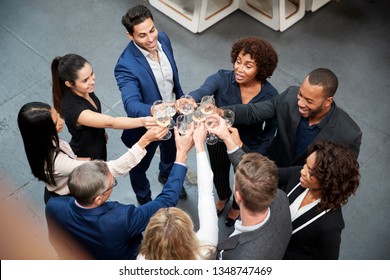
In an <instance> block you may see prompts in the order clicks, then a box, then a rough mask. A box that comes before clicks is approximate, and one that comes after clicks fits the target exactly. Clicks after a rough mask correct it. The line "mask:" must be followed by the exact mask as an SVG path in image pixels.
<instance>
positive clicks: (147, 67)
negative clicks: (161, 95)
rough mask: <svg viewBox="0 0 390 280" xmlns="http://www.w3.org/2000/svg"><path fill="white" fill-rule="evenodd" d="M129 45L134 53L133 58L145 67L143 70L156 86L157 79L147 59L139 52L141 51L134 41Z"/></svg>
mask: <svg viewBox="0 0 390 280" xmlns="http://www.w3.org/2000/svg"><path fill="white" fill-rule="evenodd" d="M130 46H131V51H132V52H133V54H134V57H135V60H137V62H138V63H139V64H140V65H142V67H144V68H145V70H146V71H147V72H148V74H149V76H150V78H151V79H152V80H153V82H154V84H155V86H156V87H157V88H158V86H157V81H156V78H155V77H154V74H153V71H152V68H150V65H149V63H148V61H147V60H146V58H145V56H144V55H143V54H142V53H141V51H140V50H139V49H138V48H137V47H136V46H135V43H134V42H133V41H131V43H130Z"/></svg>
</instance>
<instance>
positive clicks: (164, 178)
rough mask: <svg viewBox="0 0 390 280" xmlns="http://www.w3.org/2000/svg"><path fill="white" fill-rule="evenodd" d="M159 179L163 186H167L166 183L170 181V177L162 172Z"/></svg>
mask: <svg viewBox="0 0 390 280" xmlns="http://www.w3.org/2000/svg"><path fill="white" fill-rule="evenodd" d="M157 179H158V181H159V182H160V183H161V184H163V185H165V183H166V182H167V181H168V177H167V176H164V175H162V174H161V172H160V173H158V178H157Z"/></svg>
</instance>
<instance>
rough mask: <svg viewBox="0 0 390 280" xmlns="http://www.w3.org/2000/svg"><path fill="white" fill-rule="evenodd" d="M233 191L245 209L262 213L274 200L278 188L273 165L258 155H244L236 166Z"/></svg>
mask: <svg viewBox="0 0 390 280" xmlns="http://www.w3.org/2000/svg"><path fill="white" fill-rule="evenodd" d="M234 181H235V182H234V184H235V190H236V191H238V192H239V193H240V195H241V197H242V199H243V203H244V205H245V207H246V208H247V209H248V210H250V211H253V212H261V211H264V210H265V209H266V208H267V207H269V206H270V205H271V203H272V201H273V200H274V198H275V195H276V190H277V188H278V176H277V167H276V165H275V163H274V162H273V161H272V160H270V159H268V158H266V157H264V156H262V155H260V154H258V153H247V154H245V155H244V156H243V157H242V159H241V161H240V162H239V164H238V165H237V168H236V171H235V175H234Z"/></svg>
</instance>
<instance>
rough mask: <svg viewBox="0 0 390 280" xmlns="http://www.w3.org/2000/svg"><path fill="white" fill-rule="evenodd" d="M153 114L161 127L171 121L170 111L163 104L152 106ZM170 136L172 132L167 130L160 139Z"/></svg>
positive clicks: (166, 138)
mask: <svg viewBox="0 0 390 280" xmlns="http://www.w3.org/2000/svg"><path fill="white" fill-rule="evenodd" d="M153 116H154V117H155V118H156V122H157V124H158V125H159V126H161V127H167V126H169V124H170V123H171V119H172V117H171V113H170V112H169V110H168V107H167V106H165V105H164V104H160V105H156V106H155V107H154V106H153ZM171 136H172V133H171V132H170V131H169V130H168V133H167V134H165V135H164V137H163V138H162V139H161V140H168V139H169V138H171Z"/></svg>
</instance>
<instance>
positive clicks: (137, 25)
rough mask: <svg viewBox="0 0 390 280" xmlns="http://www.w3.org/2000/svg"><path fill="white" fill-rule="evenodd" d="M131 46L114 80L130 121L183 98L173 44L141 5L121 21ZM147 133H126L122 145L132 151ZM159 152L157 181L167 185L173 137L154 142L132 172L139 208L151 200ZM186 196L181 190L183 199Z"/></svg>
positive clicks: (124, 132)
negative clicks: (151, 173) (151, 175)
mask: <svg viewBox="0 0 390 280" xmlns="http://www.w3.org/2000/svg"><path fill="white" fill-rule="evenodd" d="M122 24H123V26H124V27H125V28H126V30H127V36H128V37H129V39H130V43H129V44H128V45H127V47H126V48H125V50H124V51H123V52H122V54H121V56H120V57H119V59H118V62H117V65H116V66H115V71H114V73H115V78H116V80H117V83H118V87H119V89H120V91H121V94H122V101H123V104H124V108H125V111H126V113H127V115H128V116H129V117H141V116H149V115H150V114H151V107H152V105H153V102H154V101H156V100H164V101H167V100H175V99H178V98H180V96H182V95H183V91H182V89H181V86H180V83H179V75H178V70H177V67H176V62H175V59H174V57H173V50H172V45H171V42H170V40H169V38H168V36H167V34H165V33H164V32H160V33H159V32H158V31H157V28H156V26H155V25H154V21H153V15H152V13H151V12H150V10H149V9H148V8H147V7H145V6H143V5H138V6H135V7H132V8H130V9H129V10H128V11H127V13H126V14H125V15H124V16H123V17H122ZM144 133H145V128H136V129H129V130H124V131H123V134H122V141H123V143H124V144H125V145H126V146H127V147H131V146H132V145H133V144H134V143H136V142H137V141H138V140H139V138H140V137H141V136H142V135H143V134H144ZM158 146H159V148H160V163H159V170H160V172H159V175H158V180H159V182H160V183H162V184H164V183H165V182H166V181H167V178H168V175H169V172H170V171H171V168H172V166H173V162H174V159H175V154H176V148H175V142H174V139H173V137H171V139H169V140H165V141H160V142H154V143H152V144H150V145H149V146H148V147H147V154H146V156H145V157H144V158H143V160H142V161H141V162H140V164H138V165H137V167H136V168H133V169H132V170H131V171H130V173H129V174H130V182H131V185H132V187H133V190H134V192H135V194H136V196H137V200H138V203H139V204H140V205H142V204H144V203H146V202H148V201H150V200H151V191H150V184H149V180H148V178H147V177H146V171H147V170H148V168H149V166H150V163H151V161H152V159H153V156H154V154H155V151H156V149H157V147H158ZM186 196H187V194H186V192H185V189H184V188H183V189H182V192H181V193H180V198H185V197H186Z"/></svg>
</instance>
